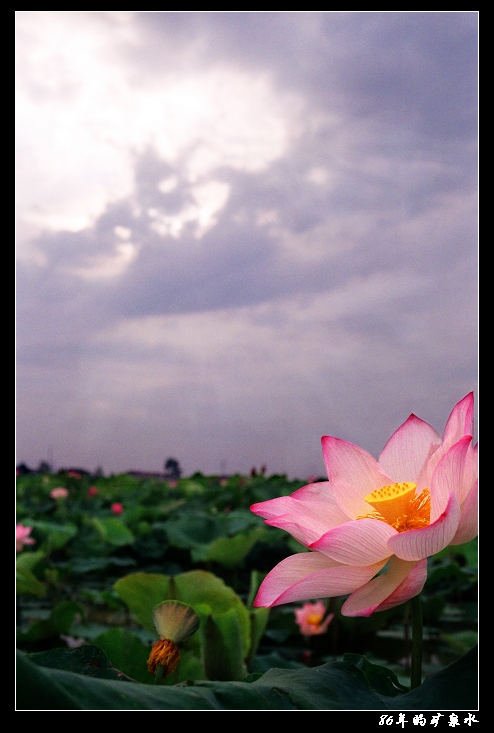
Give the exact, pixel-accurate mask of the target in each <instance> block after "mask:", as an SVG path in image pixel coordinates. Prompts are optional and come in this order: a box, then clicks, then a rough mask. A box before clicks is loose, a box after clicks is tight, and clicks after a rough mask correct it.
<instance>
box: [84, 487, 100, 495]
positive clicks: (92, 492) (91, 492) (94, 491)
mask: <svg viewBox="0 0 494 733" xmlns="http://www.w3.org/2000/svg"><path fill="white" fill-rule="evenodd" d="M98 494H99V491H98V489H97V488H96V486H91V487H90V488H89V489H88V492H87V495H88V496H97V495H98Z"/></svg>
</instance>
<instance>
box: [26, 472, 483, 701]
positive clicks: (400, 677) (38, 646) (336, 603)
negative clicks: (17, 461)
mask: <svg viewBox="0 0 494 733" xmlns="http://www.w3.org/2000/svg"><path fill="white" fill-rule="evenodd" d="M305 483H307V482H306V481H304V480H301V481H290V480H288V479H287V477H286V476H282V475H273V476H265V475H264V474H263V473H260V474H256V473H255V472H253V475H250V476H241V475H235V476H230V477H218V476H204V475H202V474H199V473H197V474H194V475H193V476H191V477H188V478H181V479H179V480H178V481H176V482H168V481H165V480H159V479H156V478H142V477H135V476H132V475H130V474H123V475H114V476H110V477H103V476H99V477H94V476H90V475H86V474H82V473H81V474H77V473H76V474H74V473H70V472H69V473H66V472H60V473H58V474H52V473H45V474H39V473H28V474H26V475H19V476H18V477H17V522H18V524H21V525H22V526H23V527H28V528H31V529H30V532H27V531H26V532H25V533H24V535H23V537H24V539H22V537H21V540H20V543H19V542H18V547H17V549H18V552H17V556H16V565H17V649H18V661H17V671H18V683H17V685H18V703H17V704H18V708H19V709H127V708H129V709H356V708H357V709H375V710H378V709H391V710H392V709H395V708H394V707H393V705H398V707H399V709H400V710H406V709H419V708H420V709H422V708H424V709H427V706H426V704H425V703H426V702H427V700H426V697H422V698H420V695H421V694H422V695H427V694H429V695H432V694H434V695H435V699H434V700H435V702H436V705H434V706H433V707H436V708H437V707H438V704H437V703H439V701H440V698H438V697H437V696H438V695H440V693H439V692H438V690H439V688H440V687H441V686H440V685H439V686H438V682H437V681H438V680H439V681H441V680H442V682H441V684H442V683H443V682H444V680H445V679H449V678H448V675H450V678H451V679H450V683H451V684H449V689H450V693H449V694H450V696H454V695H456V701H457V702H458V703H459V702H461V699H463V698H461V695H462V694H463V695H465V694H466V692H465V689H466V687H468V684H465V674H467V673H466V672H465V670H466V669H467V667H466V666H465V665H467V666H468V670H469V671H468V675H469V676H472V675H473V674H474V670H475V669H476V662H474V661H472V658H471V651H470V650H471V649H472V648H473V647H474V646H475V644H476V641H477V610H478V605H477V540H474V541H472V542H470V543H468V544H467V545H462V546H456V547H450V548H447V549H446V550H444V551H443V552H441V553H439V554H438V555H436V556H434V557H433V558H430V559H429V561H428V562H429V572H428V579H427V582H426V585H425V588H424V591H423V593H422V595H421V599H422V611H423V619H424V664H423V673H424V680H425V681H424V684H423V685H422V686H421V688H419V689H417V690H414V691H412V692H410V691H409V684H410V673H409V659H410V644H411V639H410V636H411V630H410V619H409V617H408V613H409V605H408V604H404V605H402V606H398V607H396V608H393V609H390V610H389V611H384V612H381V613H375V614H373V615H372V616H370V617H369V618H348V617H345V616H342V615H341V612H340V609H341V605H342V603H343V601H344V598H335V599H331V601H330V602H329V608H328V612H330V613H331V614H333V616H332V620H331V622H330V623H329V625H328V626H327V630H326V631H325V633H322V634H318V635H313V636H306V635H302V634H301V632H300V628H299V626H298V625H297V623H296V616H295V610H296V609H300V608H301V606H302V605H303V604H301V603H298V604H287V605H283V606H278V607H275V608H272V609H269V610H268V609H264V608H253V606H252V601H253V599H254V597H255V594H256V592H257V589H258V587H259V585H260V583H261V581H262V579H263V578H264V576H265V575H266V574H267V572H268V571H269V570H271V569H272V568H273V567H274V566H275V565H276V564H277V563H279V562H280V560H282V559H283V558H285V557H287V556H289V555H292V554H294V553H295V552H302V551H304V549H305V548H303V547H302V546H301V545H299V544H298V543H297V542H296V541H295V540H294V539H292V538H291V537H290V536H289V535H288V534H287V533H286V532H284V531H282V530H279V529H276V528H274V527H268V526H266V525H265V524H264V522H263V520H262V519H261V518H260V517H258V516H256V515H254V514H253V513H252V512H251V511H250V510H249V507H250V506H251V505H252V504H254V503H256V502H261V501H266V500H268V499H272V498H275V497H277V496H282V495H288V494H291V493H293V492H294V491H296V490H297V489H298V488H300V487H301V486H303V485H304V484H305ZM57 489H65V491H58V492H57V491H56V490H57ZM168 599H176V600H179V601H182V602H183V603H186V604H189V605H190V606H192V607H193V608H194V610H195V611H196V612H197V614H198V615H199V617H200V619H201V624H200V628H199V631H198V632H197V633H196V634H194V635H193V636H191V637H190V638H189V639H187V640H186V641H185V642H184V643H183V644H182V646H181V657H180V662H179V665H178V667H177V669H176V670H175V671H174V672H173V674H171V675H170V676H169V677H168V678H166V680H164V682H163V685H162V686H160V687H156V685H154V682H155V680H154V678H153V676H152V675H151V674H150V673H149V672H148V669H147V659H148V657H149V654H150V650H151V646H152V644H153V642H155V641H156V639H157V635H156V630H155V628H154V625H153V608H154V607H155V606H156V605H157V604H159V603H161V602H162V601H164V600H168ZM313 600H314V601H315V600H317V599H313ZM458 665H459V666H458ZM462 665H463V666H462ZM451 670H453V672H454V674H453V672H452V671H451ZM462 670H463V671H462ZM317 675H318V676H317ZM342 681H344V684H343V683H342ZM232 683H236V684H235V685H233V686H232ZM153 685H154V686H153ZM443 687H444V685H443V686H442V687H441V689H443ZM280 690H283V691H284V693H283V694H281V693H280ZM431 690H432V692H431ZM414 695H415V697H414ZM417 695H418V696H419V697H418V698H417ZM397 699H399V702H398V701H397ZM469 701H470V702H471V698H470V700H469ZM429 702H430V700H429ZM439 707H440V706H439ZM445 707H448V708H451V709H454V708H455V707H461V706H460V705H455V703H454V702H451V704H449V705H446V706H445ZM465 707H473V705H472V704H470V705H465Z"/></svg>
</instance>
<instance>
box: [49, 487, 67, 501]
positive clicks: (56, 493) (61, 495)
mask: <svg viewBox="0 0 494 733" xmlns="http://www.w3.org/2000/svg"><path fill="white" fill-rule="evenodd" d="M68 495H69V492H68V490H67V489H64V488H63V486H59V487H58V488H57V489H52V490H51V491H50V496H51V498H52V499H66V498H67V497H68Z"/></svg>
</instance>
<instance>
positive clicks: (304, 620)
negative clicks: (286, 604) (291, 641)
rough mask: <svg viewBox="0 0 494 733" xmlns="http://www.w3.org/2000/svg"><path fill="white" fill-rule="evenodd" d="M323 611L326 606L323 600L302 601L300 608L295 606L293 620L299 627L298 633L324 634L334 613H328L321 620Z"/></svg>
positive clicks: (307, 634)
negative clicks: (314, 601) (313, 601)
mask: <svg viewBox="0 0 494 733" xmlns="http://www.w3.org/2000/svg"><path fill="white" fill-rule="evenodd" d="M325 613H326V607H325V605H324V603H323V601H317V602H316V603H304V605H303V606H302V608H296V609H295V621H296V622H297V624H298V625H299V627H300V633H301V634H303V635H304V636H317V635H319V634H325V633H326V631H327V630H328V626H329V624H330V623H331V621H332V620H333V618H334V613H330V614H328V616H326V618H325V619H324V621H323V618H324V614H325Z"/></svg>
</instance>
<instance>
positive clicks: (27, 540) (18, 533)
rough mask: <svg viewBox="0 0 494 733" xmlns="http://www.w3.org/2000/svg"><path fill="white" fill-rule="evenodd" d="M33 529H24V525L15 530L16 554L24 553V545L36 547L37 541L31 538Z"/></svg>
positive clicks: (19, 525)
mask: <svg viewBox="0 0 494 733" xmlns="http://www.w3.org/2000/svg"><path fill="white" fill-rule="evenodd" d="M31 530H32V527H24V526H23V525H22V524H18V525H17V526H16V528H15V549H16V552H22V550H23V549H24V545H34V543H35V542H36V540H33V538H32V537H29V535H30V534H31Z"/></svg>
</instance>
